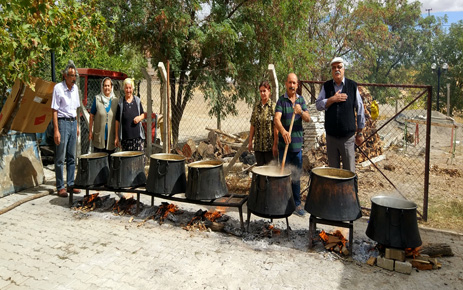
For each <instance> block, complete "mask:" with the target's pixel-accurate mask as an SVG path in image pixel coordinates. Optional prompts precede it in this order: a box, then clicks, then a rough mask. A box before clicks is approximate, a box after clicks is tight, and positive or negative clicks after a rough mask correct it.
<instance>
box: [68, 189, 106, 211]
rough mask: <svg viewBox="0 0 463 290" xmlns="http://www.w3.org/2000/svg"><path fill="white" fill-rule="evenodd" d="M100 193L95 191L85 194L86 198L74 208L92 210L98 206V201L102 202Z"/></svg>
mask: <svg viewBox="0 0 463 290" xmlns="http://www.w3.org/2000/svg"><path fill="white" fill-rule="evenodd" d="M98 195H99V193H98V192H97V193H94V194H90V195H86V196H84V198H83V199H82V200H81V201H79V202H78V205H77V206H75V207H74V208H75V209H76V210H81V211H92V210H94V209H95V208H97V207H98V202H100V204H101V198H100V197H98Z"/></svg>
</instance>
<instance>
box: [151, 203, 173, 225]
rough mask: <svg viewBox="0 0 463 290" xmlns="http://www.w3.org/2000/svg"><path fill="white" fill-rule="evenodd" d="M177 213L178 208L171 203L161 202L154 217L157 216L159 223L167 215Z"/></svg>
mask: <svg viewBox="0 0 463 290" xmlns="http://www.w3.org/2000/svg"><path fill="white" fill-rule="evenodd" d="M176 211H178V206H176V205H175V204H173V203H167V202H163V203H162V204H161V205H160V206H159V208H158V210H157V211H156V214H155V215H156V216H159V220H160V221H164V219H165V218H166V217H167V216H168V215H169V213H175V212H176Z"/></svg>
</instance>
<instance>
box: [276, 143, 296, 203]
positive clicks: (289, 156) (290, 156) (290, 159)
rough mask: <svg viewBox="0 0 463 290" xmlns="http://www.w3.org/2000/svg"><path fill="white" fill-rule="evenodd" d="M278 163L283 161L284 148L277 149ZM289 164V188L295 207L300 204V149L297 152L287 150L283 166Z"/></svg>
mask: <svg viewBox="0 0 463 290" xmlns="http://www.w3.org/2000/svg"><path fill="white" fill-rule="evenodd" d="M278 153H279V154H278V155H279V158H280V163H281V162H282V161H283V155H284V153H285V150H279V151H278ZM288 165H289V168H290V170H291V188H292V190H293V197H294V202H295V203H296V207H297V206H299V205H300V204H301V173H302V150H301V151H299V152H287V153H286V161H285V168H286V167H287V166H288Z"/></svg>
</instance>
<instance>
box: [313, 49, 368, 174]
mask: <svg viewBox="0 0 463 290" xmlns="http://www.w3.org/2000/svg"><path fill="white" fill-rule="evenodd" d="M330 65H331V74H332V75H333V79H332V80H329V81H327V82H325V83H324V84H323V86H322V88H321V91H320V94H319V95H318V99H317V101H316V106H317V110H319V111H322V110H324V111H325V131H326V149H327V155H328V165H329V166H330V167H334V168H339V167H340V164H341V161H342V168H343V169H347V170H350V171H352V172H355V146H354V144H357V145H360V144H361V143H362V142H363V140H364V138H363V133H362V130H363V128H364V127H365V114H364V108H363V102H362V97H360V93H359V91H358V89H357V83H356V82H354V81H353V80H350V79H346V78H345V77H344V69H345V67H344V65H345V64H344V60H343V59H342V58H340V57H335V58H334V59H333V60H332V61H331V63H330ZM355 112H357V119H356V118H355ZM354 142H355V143H354Z"/></svg>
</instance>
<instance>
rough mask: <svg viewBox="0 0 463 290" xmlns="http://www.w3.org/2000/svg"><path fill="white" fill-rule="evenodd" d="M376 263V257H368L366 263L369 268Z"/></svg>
mask: <svg viewBox="0 0 463 290" xmlns="http://www.w3.org/2000/svg"><path fill="white" fill-rule="evenodd" d="M375 263H376V257H370V258H369V259H368V261H367V264H368V265H370V266H374V265H375Z"/></svg>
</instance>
